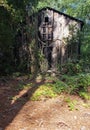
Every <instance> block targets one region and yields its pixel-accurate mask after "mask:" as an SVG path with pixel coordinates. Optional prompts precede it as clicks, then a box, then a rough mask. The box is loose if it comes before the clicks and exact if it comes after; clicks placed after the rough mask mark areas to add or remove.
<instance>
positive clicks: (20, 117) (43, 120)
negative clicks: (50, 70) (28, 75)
mask: <svg viewBox="0 0 90 130" xmlns="http://www.w3.org/2000/svg"><path fill="white" fill-rule="evenodd" d="M22 81H23V82H24V83H31V84H33V87H32V88H27V89H26V88H25V89H21V90H20V89H19V88H20V86H19V87H18V85H19V84H20V82H22ZM43 82H45V81H30V80H29V79H25V78H24V79H23V78H21V77H18V78H13V79H12V78H11V79H2V80H1V81H0V130H90V100H88V101H85V100H83V99H81V98H80V97H78V96H76V95H66V94H61V95H60V96H58V97H56V98H52V99H50V98H42V100H41V101H31V100H30V98H31V96H32V94H33V93H34V92H35V91H36V89H37V88H38V87H39V85H40V84H43ZM66 99H70V101H69V102H68V100H66ZM72 101H74V103H72Z"/></svg>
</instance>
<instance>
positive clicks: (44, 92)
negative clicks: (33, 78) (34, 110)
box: [30, 84, 57, 100]
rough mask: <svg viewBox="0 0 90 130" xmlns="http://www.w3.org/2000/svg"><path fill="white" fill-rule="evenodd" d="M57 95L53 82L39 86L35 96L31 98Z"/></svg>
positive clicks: (40, 98)
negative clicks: (52, 85)
mask: <svg viewBox="0 0 90 130" xmlns="http://www.w3.org/2000/svg"><path fill="white" fill-rule="evenodd" d="M56 96H57V93H55V92H54V91H53V89H52V87H51V84H44V85H41V86H39V88H38V89H37V90H36V91H35V93H34V94H33V96H32V97H31V98H30V99H31V100H42V99H45V98H54V97H56Z"/></svg>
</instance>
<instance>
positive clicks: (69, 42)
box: [38, 7, 83, 69]
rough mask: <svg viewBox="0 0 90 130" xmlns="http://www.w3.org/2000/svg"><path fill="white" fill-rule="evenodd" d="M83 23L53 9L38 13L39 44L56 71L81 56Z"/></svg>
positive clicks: (49, 65) (45, 9) (50, 66)
mask: <svg viewBox="0 0 90 130" xmlns="http://www.w3.org/2000/svg"><path fill="white" fill-rule="evenodd" d="M82 26H83V22H82V21H81V20H78V19H76V18H74V17H71V16H69V15H67V14H64V13H62V12H59V11H57V10H55V9H53V8H49V7H46V8H43V9H41V10H39V12H38V42H39V48H40V49H41V51H42V52H43V54H44V56H45V58H46V59H47V62H48V69H51V68H53V69H55V68H56V66H57V65H58V64H60V65H62V64H64V63H66V62H67V61H68V60H73V59H77V58H78V57H79V55H80V37H79V36H80V35H79V32H80V31H81V29H82Z"/></svg>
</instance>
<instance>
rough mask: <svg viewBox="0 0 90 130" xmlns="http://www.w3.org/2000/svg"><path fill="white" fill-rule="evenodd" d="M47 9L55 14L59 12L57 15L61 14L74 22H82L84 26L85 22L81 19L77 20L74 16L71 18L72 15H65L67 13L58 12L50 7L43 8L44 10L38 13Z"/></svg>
mask: <svg viewBox="0 0 90 130" xmlns="http://www.w3.org/2000/svg"><path fill="white" fill-rule="evenodd" d="M46 9H49V10H53V11H54V12H57V13H59V14H61V15H64V16H66V17H69V18H70V19H72V20H75V21H77V22H80V23H81V25H82V26H83V25H84V22H83V21H82V20H79V19H77V18H75V17H72V16H70V15H67V14H65V13H62V12H60V11H58V10H56V9H53V8H50V7H44V8H42V9H40V10H39V11H38V12H41V11H42V10H46Z"/></svg>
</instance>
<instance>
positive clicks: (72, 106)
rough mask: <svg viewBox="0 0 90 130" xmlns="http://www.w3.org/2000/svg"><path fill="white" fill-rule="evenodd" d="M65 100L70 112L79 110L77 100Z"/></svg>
mask: <svg viewBox="0 0 90 130" xmlns="http://www.w3.org/2000/svg"><path fill="white" fill-rule="evenodd" d="M64 100H65V102H67V103H68V107H69V109H70V111H73V110H75V109H76V110H78V109H77V108H76V105H77V101H76V100H72V99H71V98H70V97H68V98H65V99H64Z"/></svg>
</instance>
